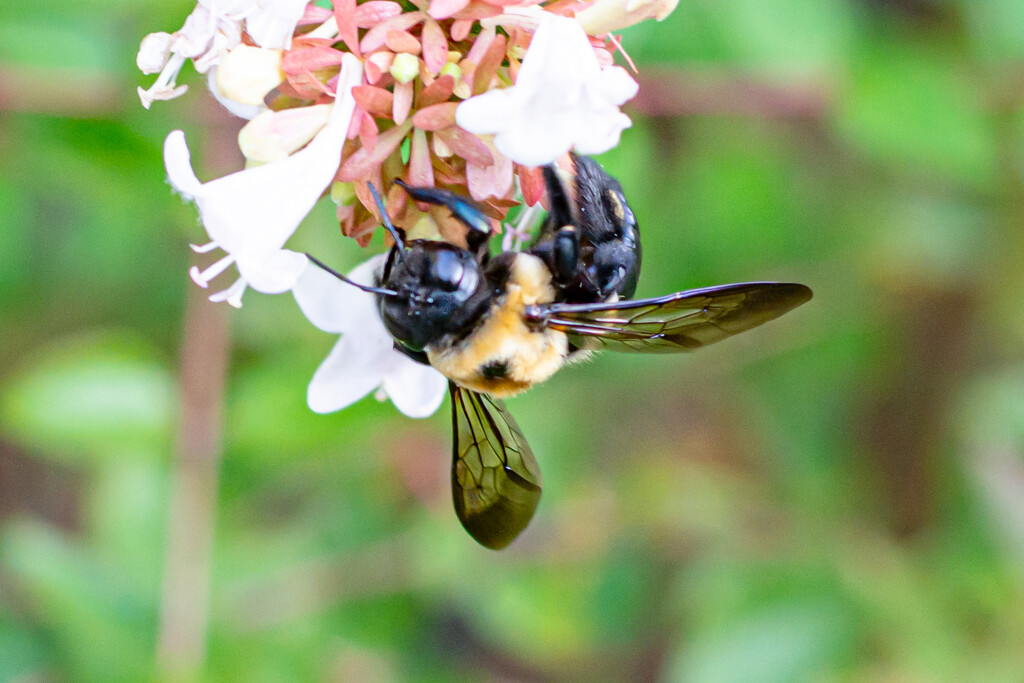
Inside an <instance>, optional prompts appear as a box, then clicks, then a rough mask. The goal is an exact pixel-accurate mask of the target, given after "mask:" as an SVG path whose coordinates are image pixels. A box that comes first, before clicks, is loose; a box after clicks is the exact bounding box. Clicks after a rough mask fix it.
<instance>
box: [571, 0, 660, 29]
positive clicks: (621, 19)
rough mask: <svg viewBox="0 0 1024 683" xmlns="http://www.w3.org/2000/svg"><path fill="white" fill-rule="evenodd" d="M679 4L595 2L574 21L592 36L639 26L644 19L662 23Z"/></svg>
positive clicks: (653, 0)
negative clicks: (635, 25)
mask: <svg viewBox="0 0 1024 683" xmlns="http://www.w3.org/2000/svg"><path fill="white" fill-rule="evenodd" d="M678 4H679V0H597V2H595V3H594V4H593V5H591V6H590V7H587V8H586V9H583V10H580V11H579V12H577V13H576V21H578V22H579V23H580V26H582V27H583V30H584V31H586V32H587V33H589V34H590V35H592V36H603V35H605V34H606V33H611V32H612V31H618V30H621V29H624V28H628V27H630V26H633V25H634V24H639V23H640V22H641V21H644V20H645V19H657V20H658V21H663V20H664V19H665V18H666V17H668V15H670V14H672V11H673V10H674V9H675V8H676V5H678Z"/></svg>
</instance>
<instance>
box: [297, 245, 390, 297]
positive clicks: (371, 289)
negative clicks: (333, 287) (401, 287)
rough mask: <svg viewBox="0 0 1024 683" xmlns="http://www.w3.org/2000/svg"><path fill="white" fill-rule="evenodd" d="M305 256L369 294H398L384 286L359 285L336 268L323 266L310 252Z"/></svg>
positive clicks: (343, 280)
mask: <svg viewBox="0 0 1024 683" xmlns="http://www.w3.org/2000/svg"><path fill="white" fill-rule="evenodd" d="M306 258H308V259H309V260H310V261H312V262H313V263H315V264H316V265H318V266H320V268H321V269H322V270H324V271H326V272H328V273H330V274H331V275H333V276H334V277H336V278H338V279H339V280H341V281H342V282H347V283H348V284H350V285H352V286H353V287H357V288H359V289H361V290H363V291H364V292H369V293H370V294H380V295H381V296H398V292H396V291H395V290H393V289H387V288H386V287H370V286H369V285H361V284H359V283H358V282H355V281H354V280H349V279H348V278H347V277H345V276H344V275H342V274H341V273H339V272H338V271H336V270H334V269H332V268H328V267H327V266H325V265H324V264H323V263H321V262H320V261H319V260H318V259H316V258H314V257H313V256H312V255H310V254H306Z"/></svg>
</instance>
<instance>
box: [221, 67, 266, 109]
mask: <svg viewBox="0 0 1024 683" xmlns="http://www.w3.org/2000/svg"><path fill="white" fill-rule="evenodd" d="M217 72H218V68H217V67H215V66H214V67H210V70H209V71H208V72H207V74H206V86H207V87H208V88H209V89H210V94H211V95H213V99H215V100H217V101H218V102H220V104H221V106H222V107H224V108H225V109H227V110H228V111H229V112H230V113H231V114H233V115H235V116H237V117H238V118H240V119H254V118H256V117H257V116H259V115H260V114H262V113H263V112H265V111H267V105H265V104H263V103H262V102H261V103H259V104H242V103H241V102H238V101H236V100H233V99H231V98H230V97H225V96H224V93H222V92H221V91H220V86H219V85H217Z"/></svg>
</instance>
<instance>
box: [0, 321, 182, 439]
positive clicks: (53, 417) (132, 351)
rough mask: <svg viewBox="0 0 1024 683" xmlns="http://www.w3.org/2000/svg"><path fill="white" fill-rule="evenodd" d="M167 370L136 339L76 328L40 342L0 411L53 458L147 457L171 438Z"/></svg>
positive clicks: (18, 433) (15, 431) (11, 427)
mask: <svg viewBox="0 0 1024 683" xmlns="http://www.w3.org/2000/svg"><path fill="white" fill-rule="evenodd" d="M174 396H175V390H174V382H173V380H172V378H171V375H170V372H169V371H168V370H167V369H166V368H165V367H163V365H161V364H160V363H159V362H158V361H156V360H155V359H154V358H153V354H152V352H151V351H150V350H149V349H147V348H146V345H145V344H144V343H143V342H141V341H139V340H138V339H135V338H132V337H130V336H117V335H110V334H107V335H102V334H91V335H79V336H75V337H72V338H69V339H65V340H63V341H62V342H61V343H60V344H54V345H51V346H49V347H44V348H41V349H38V350H37V351H36V352H35V353H34V354H33V355H32V356H30V357H28V358H26V359H25V360H24V361H23V363H22V364H21V367H20V368H19V371H18V372H17V373H16V375H15V376H14V377H13V378H12V379H11V380H10V381H9V382H8V383H7V386H6V387H5V389H4V392H3V396H2V403H0V415H2V417H3V424H4V425H5V428H6V429H7V431H8V432H9V433H11V434H12V435H14V436H15V437H16V438H18V440H19V441H21V442H22V443H24V444H26V445H28V446H31V447H32V448H33V449H37V450H39V451H40V452H42V453H44V454H46V455H48V456H51V457H56V458H75V457H79V456H88V457H91V458H103V457H112V456H113V457H143V458H150V457H154V456H158V455H160V454H162V453H163V452H165V449H166V448H167V446H168V445H169V441H170V437H171V432H172V425H173V419H174V414H175V407H174Z"/></svg>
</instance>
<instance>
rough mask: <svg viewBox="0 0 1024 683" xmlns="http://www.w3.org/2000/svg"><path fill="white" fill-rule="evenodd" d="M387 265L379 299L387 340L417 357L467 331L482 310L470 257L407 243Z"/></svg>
mask: <svg viewBox="0 0 1024 683" xmlns="http://www.w3.org/2000/svg"><path fill="white" fill-rule="evenodd" d="M396 255H398V256H400V257H399V258H393V259H391V260H390V263H389V265H388V268H387V270H386V272H385V278H384V284H385V285H386V286H387V288H388V289H390V290H393V291H394V292H395V294H394V295H393V296H380V297H379V300H380V311H381V318H382V319H383V320H384V326H385V327H386V328H387V330H388V332H390V333H391V336H392V337H394V338H395V340H397V341H398V342H399V343H401V344H402V345H403V346H405V347H407V348H408V349H410V350H413V351H422V350H423V349H425V348H426V347H427V346H429V345H431V344H433V343H436V342H439V341H440V340H441V339H443V338H444V337H446V336H452V335H454V336H458V335H460V334H461V333H463V332H466V331H468V329H469V328H470V327H472V325H473V324H474V323H475V322H476V321H477V320H478V319H479V317H480V315H482V314H483V312H484V311H485V310H486V307H487V303H488V301H487V294H488V292H487V289H488V288H487V286H486V284H485V282H484V277H483V276H482V273H481V267H480V264H479V262H478V261H477V259H476V257H475V256H474V255H473V254H472V253H470V252H469V251H467V250H465V249H462V248H459V247H457V246H454V245H452V244H447V243H445V242H435V241H426V240H416V241H413V242H411V243H409V244H408V245H407V246H406V248H405V249H404V250H401V251H397V254H396Z"/></svg>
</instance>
